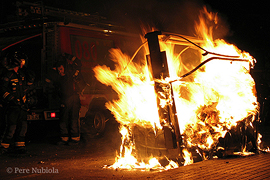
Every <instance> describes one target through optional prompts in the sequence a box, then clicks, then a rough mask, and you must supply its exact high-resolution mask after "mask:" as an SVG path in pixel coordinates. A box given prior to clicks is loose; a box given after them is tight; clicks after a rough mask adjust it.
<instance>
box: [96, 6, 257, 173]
mask: <svg viewBox="0 0 270 180" xmlns="http://www.w3.org/2000/svg"><path fill="white" fill-rule="evenodd" d="M209 21H211V22H214V24H215V23H217V14H215V13H210V12H208V11H207V9H206V8H204V9H203V10H202V11H201V13H200V17H199V22H198V23H197V24H196V32H197V37H196V38H195V37H188V36H183V35H179V34H174V33H168V32H161V31H146V32H145V36H144V37H142V40H143V43H142V46H141V47H140V48H141V50H144V51H145V54H146V55H145V58H144V59H139V60H138V59H136V60H135V59H134V57H135V56H136V53H137V52H138V51H139V50H138V51H137V52H136V53H135V54H134V55H133V56H132V57H131V58H130V57H129V56H128V55H127V54H125V53H122V51H121V50H120V49H111V50H110V53H111V59H112V61H113V62H114V63H115V68H114V69H111V68H109V67H107V66H105V65H103V66H96V67H95V68H94V72H95V76H96V78H97V79H98V80H99V81H100V82H101V83H103V84H105V85H107V86H111V87H112V88H113V90H114V91H116V92H117V93H118V97H119V98H118V99H116V100H113V101H110V102H107V103H106V107H107V108H108V109H109V110H110V111H111V112H112V114H113V115H114V117H115V119H116V120H117V121H118V122H119V123H120V130H119V131H120V133H121V135H122V145H121V147H120V153H119V154H118V155H117V157H116V162H115V163H114V164H113V165H112V166H109V168H113V169H136V168H143V169H154V168H156V169H159V168H161V169H168V168H175V167H178V166H181V165H187V164H191V163H193V162H196V161H201V160H207V159H211V158H215V157H226V156H230V155H234V154H242V155H244V154H245V153H254V152H256V151H257V147H258V144H257V140H258V131H257V124H258V123H259V116H258V115H259V103H258V102H257V98H256V90H255V82H254V80H253V78H252V76H251V75H250V73H249V72H250V69H251V68H252V67H253V66H254V64H255V62H256V60H255V59H254V58H253V57H252V56H251V55H250V54H249V53H247V52H243V51H241V50H239V49H238V48H237V47H236V46H234V45H232V44H228V43H226V42H225V41H224V40H222V39H216V40H214V39H213V38H212V28H213V27H211V26H210V27H209V26H208V25H209V24H211V23H207V22H209ZM143 47H144V49H143ZM106 167H108V166H106Z"/></svg>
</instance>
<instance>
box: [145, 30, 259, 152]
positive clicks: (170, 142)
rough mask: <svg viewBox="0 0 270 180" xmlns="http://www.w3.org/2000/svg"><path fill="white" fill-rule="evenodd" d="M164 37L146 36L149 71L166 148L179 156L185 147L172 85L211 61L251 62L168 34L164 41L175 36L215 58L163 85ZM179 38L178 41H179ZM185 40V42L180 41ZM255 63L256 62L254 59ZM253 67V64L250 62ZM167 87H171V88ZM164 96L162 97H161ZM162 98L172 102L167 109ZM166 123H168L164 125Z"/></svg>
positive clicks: (164, 76)
mask: <svg viewBox="0 0 270 180" xmlns="http://www.w3.org/2000/svg"><path fill="white" fill-rule="evenodd" d="M159 35H162V33H161V31H154V32H150V33H147V34H146V35H145V38H146V39H147V42H148V48H149V53H150V54H149V55H147V57H146V58H147V63H148V68H149V71H150V72H151V73H152V76H153V80H154V89H155V93H156V95H157V97H156V98H157V107H158V113H159V119H160V122H161V124H162V126H163V132H164V139H165V147H166V148H167V149H176V148H177V149H178V155H180V156H181V155H182V150H181V148H182V147H183V146H184V145H183V142H182V137H181V133H180V127H179V124H178V118H177V113H176V107H175V101H174V95H173V90H172V83H173V82H175V81H179V80H182V79H183V78H185V77H187V76H189V75H190V74H192V73H193V72H195V71H196V70H198V69H199V68H200V67H202V66H203V65H204V64H206V63H208V62H209V61H211V60H226V61H231V62H232V61H242V62H250V60H248V59H241V58H239V57H238V56H228V55H223V54H217V53H213V52H209V51H206V50H205V49H203V48H201V47H200V46H198V45H197V44H195V43H193V42H192V41H190V40H189V39H187V38H185V37H182V36H180V35H175V34H166V33H165V38H163V40H164V41H167V40H170V37H171V36H173V38H172V39H173V41H174V42H177V41H178V42H179V43H180V44H182V43H183V42H184V41H185V42H184V44H186V43H190V44H193V45H194V46H197V47H198V48H199V49H201V50H203V51H205V53H203V54H202V55H203V56H205V55H207V54H212V55H214V56H213V57H210V58H208V59H206V60H205V61H203V62H202V63H200V64H199V65H198V66H197V67H195V68H194V69H192V70H191V71H189V72H188V73H186V74H184V75H182V76H181V77H179V78H178V79H175V80H172V81H170V82H169V83H162V82H161V80H164V79H165V78H167V77H169V70H168V66H167V59H166V52H164V51H163V52H160V45H159V38H158V36H159ZM177 38H178V39H177ZM179 38H181V39H182V40H183V39H184V41H182V40H180V41H179ZM253 61H255V60H254V59H253ZM250 65H251V62H250ZM166 86H170V87H169V88H168V87H166ZM166 88H167V89H170V90H169V91H166ZM160 94H162V97H161V96H160ZM160 98H168V99H169V98H170V100H171V101H172V102H171V103H170V104H167V105H166V106H165V107H162V106H161V104H160V102H161V101H160ZM164 121H165V122H166V123H164Z"/></svg>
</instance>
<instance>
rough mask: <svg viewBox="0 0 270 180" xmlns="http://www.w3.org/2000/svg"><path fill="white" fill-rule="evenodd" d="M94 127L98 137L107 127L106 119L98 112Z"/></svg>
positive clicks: (95, 116)
mask: <svg viewBox="0 0 270 180" xmlns="http://www.w3.org/2000/svg"><path fill="white" fill-rule="evenodd" d="M93 126H94V128H95V130H96V135H97V136H98V135H101V134H102V133H104V130H105V126H106V118H105V116H104V114H103V113H102V112H100V111H98V112H96V113H95V115H94V120H93Z"/></svg>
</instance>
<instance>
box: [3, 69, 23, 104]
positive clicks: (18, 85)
mask: <svg viewBox="0 0 270 180" xmlns="http://www.w3.org/2000/svg"><path fill="white" fill-rule="evenodd" d="M25 83H26V82H25V74H24V73H23V72H22V71H20V70H18V72H17V73H16V72H15V71H14V70H9V71H7V72H6V73H5V74H4V75H3V76H2V77H1V87H0V93H1V95H2V98H3V101H4V102H6V103H8V104H9V105H11V106H22V105H23V104H24V103H25V102H26V96H25V91H24V89H25V85H26V84H25Z"/></svg>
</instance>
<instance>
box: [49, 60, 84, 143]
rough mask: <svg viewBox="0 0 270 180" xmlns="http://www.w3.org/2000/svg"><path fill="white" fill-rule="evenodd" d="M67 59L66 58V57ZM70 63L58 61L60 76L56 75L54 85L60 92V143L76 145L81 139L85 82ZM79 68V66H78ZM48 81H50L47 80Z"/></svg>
mask: <svg viewBox="0 0 270 180" xmlns="http://www.w3.org/2000/svg"><path fill="white" fill-rule="evenodd" d="M64 59H65V58H64ZM70 65H71V64H70V63H69V62H68V61H66V60H63V58H62V60H61V61H59V62H57V63H56V70H57V72H58V77H57V78H56V77H54V80H53V79H52V80H53V81H54V82H53V83H54V85H55V87H57V89H58V90H59V93H60V99H61V108H60V134H61V140H60V141H59V142H58V145H76V144H78V143H79V141H80V127H79V112H80V108H81V103H80V96H79V94H80V93H82V89H83V88H79V87H84V86H85V82H84V80H83V79H80V80H78V72H77V71H76V70H75V71H74V68H71V67H70ZM77 69H78V68H77ZM47 82H48V81H47Z"/></svg>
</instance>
